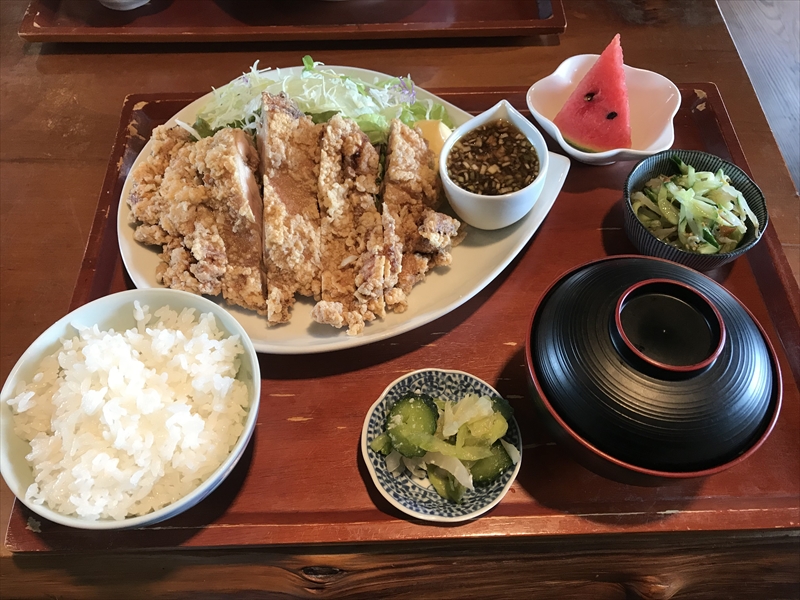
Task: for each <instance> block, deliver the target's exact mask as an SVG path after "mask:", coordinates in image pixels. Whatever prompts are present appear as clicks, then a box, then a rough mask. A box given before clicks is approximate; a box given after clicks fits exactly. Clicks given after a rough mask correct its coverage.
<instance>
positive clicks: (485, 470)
mask: <svg viewBox="0 0 800 600" xmlns="http://www.w3.org/2000/svg"><path fill="white" fill-rule="evenodd" d="M491 451H492V455H491V456H488V457H486V458H482V459H480V460H477V461H475V462H474V463H473V464H472V466H471V467H470V468H469V472H470V473H471V474H472V482H473V483H474V484H475V485H479V486H483V485H489V484H490V483H492V482H493V481H494V480H495V479H497V478H498V477H500V476H501V475H502V474H503V473H505V472H506V470H507V469H508V468H509V467H511V465H512V464H514V463H513V461H512V460H511V457H510V456H509V455H508V452H506V449H505V448H503V444H501V443H500V441H499V440H498V441H497V442H495V443H494V444H492V447H491Z"/></svg>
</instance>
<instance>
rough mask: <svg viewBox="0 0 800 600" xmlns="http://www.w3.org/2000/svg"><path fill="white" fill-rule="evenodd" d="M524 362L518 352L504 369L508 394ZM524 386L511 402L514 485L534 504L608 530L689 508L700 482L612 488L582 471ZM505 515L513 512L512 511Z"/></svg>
mask: <svg viewBox="0 0 800 600" xmlns="http://www.w3.org/2000/svg"><path fill="white" fill-rule="evenodd" d="M524 362H525V356H524V350H521V351H520V352H519V353H518V354H516V355H515V356H514V357H513V358H512V359H511V360H510V361H509V362H508V363H507V365H506V368H505V370H504V372H503V373H502V374H501V380H502V381H504V382H507V383H508V384H509V385H508V386H507V387H508V388H510V389H513V390H518V389H519V387H520V382H519V372H520V369H519V364H520V363H524ZM525 377H526V378H527V372H526V373H525ZM524 385H525V387H526V391H525V393H524V397H522V398H519V397H515V398H512V399H511V404H512V406H513V407H514V413H515V417H516V419H517V423H518V425H519V427H520V431H521V434H522V444H523V453H522V467H521V468H520V471H519V474H518V475H517V480H516V484H517V485H519V486H521V487H522V488H523V489H524V490H525V491H526V492H527V493H528V494H530V495H531V496H532V497H533V498H534V499H535V500H536V502H538V503H539V504H541V505H542V506H544V507H546V508H548V509H552V510H555V511H557V512H559V513H563V514H568V515H574V516H578V517H580V518H583V519H586V520H589V521H593V522H596V523H602V524H608V525H643V524H647V523H652V522H657V521H662V520H664V519H667V518H669V517H670V516H671V515H673V514H674V513H676V512H679V511H680V510H682V509H683V508H685V507H686V506H688V505H689V504H691V503H692V502H693V500H694V498H695V497H696V496H697V493H698V491H699V489H700V488H701V487H702V485H703V482H702V480H698V479H692V480H683V481H678V482H674V483H669V484H665V485H663V486H660V487H640V486H632V485H625V484H622V483H617V482H615V481H612V480H610V479H606V478H604V477H601V476H599V475H596V474H594V473H592V472H591V471H589V470H588V469H586V468H584V467H583V466H582V465H581V464H579V463H578V462H577V461H576V460H575V459H574V458H572V456H571V455H570V454H569V453H568V452H567V450H566V449H565V448H564V447H563V446H560V445H558V444H556V443H555V442H554V441H553V438H552V436H551V435H550V434H549V433H548V432H547V430H546V429H545V426H544V423H543V422H542V420H541V418H540V417H539V416H538V414H537V413H536V410H535V408H534V406H533V401H532V398H531V395H530V394H531V392H530V391H529V390H528V389H527V380H526V381H525V383H524ZM498 391H499V392H500V393H501V394H503V395H506V396H507V395H509V394H508V389H504V386H503V385H502V384H498ZM515 396H519V394H515ZM508 510H511V511H513V510H514V508H513V506H509V507H508Z"/></svg>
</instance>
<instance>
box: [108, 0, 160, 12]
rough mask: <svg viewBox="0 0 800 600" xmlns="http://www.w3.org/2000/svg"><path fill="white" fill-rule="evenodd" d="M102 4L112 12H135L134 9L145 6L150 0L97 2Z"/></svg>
mask: <svg viewBox="0 0 800 600" xmlns="http://www.w3.org/2000/svg"><path fill="white" fill-rule="evenodd" d="M97 1H98V2H99V3H100V4H102V5H103V6H105V7H106V8H110V9H112V10H133V9H134V8H139V7H140V6H144V5H145V4H147V3H148V2H150V0H97Z"/></svg>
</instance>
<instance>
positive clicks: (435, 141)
mask: <svg viewBox="0 0 800 600" xmlns="http://www.w3.org/2000/svg"><path fill="white" fill-rule="evenodd" d="M414 126H415V127H419V129H420V131H421V132H422V137H424V138H425V140H426V141H427V142H428V147H429V148H430V149H431V151H432V152H433V153H434V154H435V155H436V164H437V165H438V164H439V154H440V153H441V152H442V146H444V141H445V140H446V139H447V138H448V137H449V136H450V134H451V133H452V131H451V129H450V128H449V127H448V126H447V125H445V124H444V123H442V122H441V121H440V120H439V119H433V120H423V121H417V122H416V123H414Z"/></svg>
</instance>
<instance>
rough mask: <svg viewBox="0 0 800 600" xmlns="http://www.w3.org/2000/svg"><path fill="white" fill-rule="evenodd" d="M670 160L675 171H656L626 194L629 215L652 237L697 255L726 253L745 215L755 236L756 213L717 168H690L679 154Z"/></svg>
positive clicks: (739, 232)
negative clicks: (660, 172)
mask: <svg viewBox="0 0 800 600" xmlns="http://www.w3.org/2000/svg"><path fill="white" fill-rule="evenodd" d="M673 160H674V162H675V164H677V165H678V169H679V170H680V174H679V175H674V176H672V177H670V176H667V175H660V176H659V177H657V178H655V179H651V180H650V181H648V182H647V183H646V184H645V187H644V189H643V190H642V191H638V192H634V193H633V194H631V208H632V209H633V212H634V214H635V215H636V216H637V217H638V219H639V220H640V221H641V222H642V224H643V225H644V226H645V227H647V228H648V229H649V230H650V231H651V232H652V233H653V234H654V235H655V236H656V237H658V239H660V240H662V241H663V242H665V243H667V244H670V245H672V246H675V247H677V248H680V249H682V250H688V251H690V252H697V253H699V254H717V253H725V252H731V251H732V250H734V249H735V248H736V246H738V244H739V243H740V242H741V241H742V238H743V237H744V235H745V233H746V232H747V221H748V220H749V221H750V222H751V223H752V226H753V229H754V232H755V235H756V237H758V234H759V227H760V225H759V222H758V218H757V217H756V215H755V214H754V213H753V211H752V210H751V209H750V207H749V206H748V205H747V201H746V200H745V199H744V196H743V195H742V193H741V192H740V191H739V190H737V189H736V188H734V187H733V186H732V185H731V184H730V179H729V178H728V176H727V175H725V173H724V172H723V170H722V169H720V170H719V171H717V172H716V173H711V172H710V171H695V169H694V167H692V166H691V165H687V164H685V163H684V162H683V161H682V160H681V159H680V158H678V157H673Z"/></svg>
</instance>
